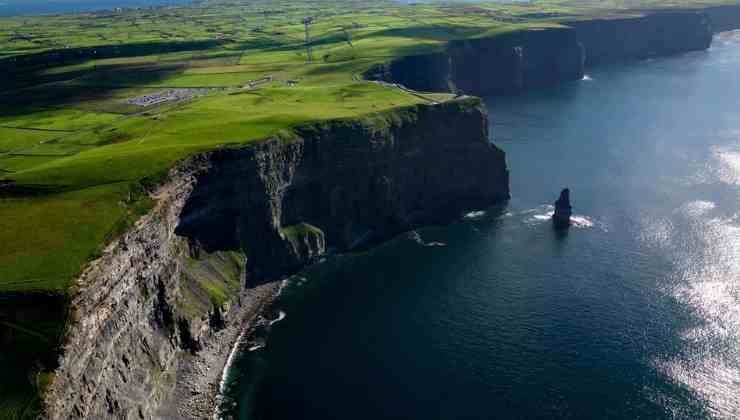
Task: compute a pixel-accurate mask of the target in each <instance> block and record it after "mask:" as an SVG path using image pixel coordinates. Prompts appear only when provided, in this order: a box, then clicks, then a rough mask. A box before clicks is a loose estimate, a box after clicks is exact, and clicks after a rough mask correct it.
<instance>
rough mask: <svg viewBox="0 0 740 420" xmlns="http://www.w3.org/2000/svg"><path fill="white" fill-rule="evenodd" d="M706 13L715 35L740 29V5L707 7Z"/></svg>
mask: <svg viewBox="0 0 740 420" xmlns="http://www.w3.org/2000/svg"><path fill="white" fill-rule="evenodd" d="M704 13H706V14H707V16H709V20H710V21H711V24H712V31H714V33H719V32H725V31H733V30H735V29H740V4H735V5H727V6H715V7H707V8H706V9H704Z"/></svg>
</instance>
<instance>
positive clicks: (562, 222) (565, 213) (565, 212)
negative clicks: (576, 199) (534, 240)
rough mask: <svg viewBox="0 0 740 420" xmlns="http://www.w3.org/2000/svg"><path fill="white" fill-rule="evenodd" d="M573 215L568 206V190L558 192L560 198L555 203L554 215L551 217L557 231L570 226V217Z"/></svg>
mask: <svg viewBox="0 0 740 420" xmlns="http://www.w3.org/2000/svg"><path fill="white" fill-rule="evenodd" d="M572 213H573V208H572V207H571V206H570V190H569V189H568V188H565V189H563V191H561V192H560V197H558V199H557V201H555V213H553V215H552V222H553V224H554V225H555V227H556V228H558V229H563V228H567V227H568V226H570V216H571V215H572Z"/></svg>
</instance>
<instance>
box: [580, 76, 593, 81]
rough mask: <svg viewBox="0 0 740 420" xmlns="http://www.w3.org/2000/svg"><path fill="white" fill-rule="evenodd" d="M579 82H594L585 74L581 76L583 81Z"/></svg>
mask: <svg viewBox="0 0 740 420" xmlns="http://www.w3.org/2000/svg"><path fill="white" fill-rule="evenodd" d="M581 80H584V81H587V82H588V81H591V80H594V79H592V78H591V76H589V75H587V74H584V75H583V79H581Z"/></svg>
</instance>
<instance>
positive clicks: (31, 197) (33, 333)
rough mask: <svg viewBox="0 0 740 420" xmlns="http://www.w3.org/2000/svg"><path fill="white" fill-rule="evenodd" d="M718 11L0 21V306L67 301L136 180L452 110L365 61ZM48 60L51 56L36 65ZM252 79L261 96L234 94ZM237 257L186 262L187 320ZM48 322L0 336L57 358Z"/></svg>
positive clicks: (9, 384)
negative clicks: (16, 299) (152, 102)
mask: <svg viewBox="0 0 740 420" xmlns="http://www.w3.org/2000/svg"><path fill="white" fill-rule="evenodd" d="M724 3H735V1H733V0H727V1H724V0H675V1H663V0H639V1H638V0H623V1H621V0H610V1H601V0H599V1H597V0H534V1H531V2H526V3H515V4H485V3H480V4H474V3H465V4H461V5H455V6H454V7H453V6H449V5H447V4H444V3H442V2H440V3H427V4H423V5H413V6H403V5H400V4H398V3H395V2H391V1H386V0H370V1H367V0H363V1H360V0H342V1H330V0H318V1H310V2H309V1H307V0H254V1H248V2H247V1H243V0H205V1H203V2H201V3H200V4H199V5H198V6H196V7H164V8H155V9H140V10H126V11H123V12H120V13H111V12H99V13H87V14H81V15H74V14H70V15H57V16H19V17H9V18H0V70H1V71H2V74H3V75H4V77H3V78H0V183H2V182H6V183H7V182H12V183H13V185H14V189H13V190H12V191H13V192H12V193H7V192H5V193H4V192H2V191H3V190H1V189H0V298H2V296H3V295H4V294H5V295H7V294H8V293H21V294H25V295H29V294H44V295H46V294H54V295H58V296H66V295H67V294H69V293H70V291H71V287H72V285H73V284H74V280H75V278H77V276H78V275H79V273H80V272H81V270H82V269H83V268H84V266H85V264H86V263H87V262H88V261H90V260H91V259H93V258H95V257H96V256H98V255H99V254H100V251H101V250H102V249H103V247H104V246H105V245H106V244H107V243H109V242H110V241H111V240H112V239H114V238H115V237H116V236H117V235H120V234H121V233H122V232H123V231H125V230H126V229H127V228H128V227H129V226H130V225H131V224H132V223H133V222H134V221H135V220H136V219H137V218H138V217H140V216H141V215H142V214H144V213H145V212H146V211H147V210H148V209H150V208H151V206H152V204H153V203H152V202H151V200H150V199H149V198H148V197H147V196H146V194H144V193H143V188H142V184H147V185H150V184H151V183H152V180H154V179H162V178H163V176H164V174H166V173H167V170H168V169H170V168H171V167H172V166H173V165H175V164H176V163H177V162H178V161H179V160H181V159H183V158H185V157H187V156H189V155H192V154H194V153H198V152H202V151H206V150H211V149H214V148H220V147H236V146H243V145H248V144H250V143H252V142H256V141H260V140H262V139H264V138H266V137H269V136H273V135H276V134H278V133H284V132H286V131H290V130H291V129H292V128H293V127H296V126H299V125H302V124H306V123H312V122H316V121H323V120H332V119H341V118H358V117H365V116H367V115H371V114H374V113H377V112H381V111H386V110H391V109H394V108H398V107H402V106H408V105H414V104H418V103H421V102H426V101H442V100H446V99H449V98H450V95H445V94H433V95H425V96H424V95H411V94H408V93H406V92H403V91H400V90H398V89H393V88H390V87H386V86H382V85H379V84H375V83H369V82H363V81H359V80H357V75H360V74H362V73H363V72H364V71H365V70H367V69H368V68H370V67H371V66H373V65H375V64H378V63H382V62H386V61H388V60H390V59H392V58H394V57H399V56H403V55H412V54H421V53H426V52H432V51H438V50H441V49H443V48H444V47H445V45H446V44H447V42H449V41H451V40H457V39H467V38H479V37H491V36H496V35H498V34H502V33H507V32H510V31H515V30H526V29H532V28H543V27H552V26H558V25H561V24H562V23H563V22H566V21H569V20H573V19H576V18H578V19H588V18H592V17H603V16H610V15H613V14H614V13H617V12H619V13H624V12H625V11H626V10H627V11H629V12H630V13H639V9H641V8H655V7H702V6H707V5H715V4H724ZM306 16H314V17H315V18H316V21H315V24H314V25H312V27H311V33H312V38H313V42H312V44H313V52H314V58H315V61H314V63H312V64H307V63H306V61H307V56H306V51H305V48H304V45H303V39H304V38H303V37H304V26H303V25H302V24H301V20H302V19H303V18H304V17H306ZM50 51H61V52H66V53H67V56H66V57H65V58H63V59H62V58H50V57H51V56H48V55H47V56H39V54H46V53H48V52H50ZM72 51H74V52H78V53H79V54H76V55H75V54H69V53H70V52H72ZM34 57H36V58H34ZM10 60H16V61H10ZM24 60H25V61H24ZM16 62H24V63H26V64H24V65H23V66H20V67H18V66H16V64H14V63H16ZM266 76H271V77H272V78H273V79H272V81H271V82H270V83H265V84H261V85H259V86H258V87H257V88H256V89H253V90H248V89H243V86H244V85H245V84H246V83H247V82H249V81H252V80H256V79H260V78H262V77H266ZM287 81H292V82H297V84H295V85H293V86H289V85H288V84H287ZM188 87H205V88H211V90H210V91H209V92H208V93H207V94H204V95H201V96H197V97H195V98H193V99H191V100H188V101H183V102H178V103H166V104H160V105H157V106H152V107H146V108H144V107H140V106H136V105H131V104H127V103H125V100H126V99H128V98H132V97H138V96H142V95H148V94H155V93H157V92H159V91H161V90H163V89H170V88H188ZM366 120H367V121H372V120H373V119H372V118H366ZM132 197H133V199H131V198H132ZM312 229H315V228H313V227H311V226H308V225H303V224H299V225H296V226H291V227H287V228H285V229H284V230H283V233H284V234H285V235H287V236H288V237H289V238H291V237H292V238H296V237H298V236H300V235H305V234H308V233H315V232H314V231H313V230H312ZM241 257H242V256H238V255H222V254H215V255H208V256H204V257H203V258H202V259H200V260H197V261H194V262H193V263H192V266H191V267H190V271H191V272H190V274H189V276H190V277H188V279H187V280H188V282H187V284H188V285H189V286H188V287H187V288H186V293H187V294H188V298H187V299H185V300H186V302H183V305H184V307H185V309H186V310H190V311H191V312H192V313H193V314H203V313H205V312H207V311H208V310H209V309H210V308H211V307H212V306H213V305H216V306H218V305H223V303H224V302H225V301H226V300H227V299H228V297H229V296H230V295H231V294H233V293H234V292H235V290H237V289H238V285H239V284H238V281H239V273H240V272H241V271H243V267H242V266H240V265H239V264H243V261H242V260H241V259H240V258H241ZM188 308H189V309H188ZM0 309H1V308H0ZM63 318H64V317H62V316H56V317H52V319H51V321H49V322H46V321H44V322H42V321H36V322H29V323H24V324H19V323H17V322H16V323H9V321H4V318H3V313H2V310H0V323H1V322H5V324H0V332H4V331H11V329H12V332H13V334H16V335H17V337H21V338H18V340H19V341H17V343H19V344H18V345H19V346H21V345H22V350H23V352H25V353H28V354H34V351H36V352H37V353H39V354H48V352H49V351H51V350H50V349H53V348H54V347H55V346H56V345H57V344H58V338H59V331H61V328H62V326H63V325H64V319H63ZM46 324H48V325H46ZM2 328H5V330H2ZM2 337H3V335H2V334H0V339H2ZM44 337H45V338H46V339H47V340H46V341H44V340H41V338H44ZM9 363H10V364H12V362H9V359H8V358H7V357H6V356H4V355H3V354H2V353H0V365H1V366H0V372H3V371H7V372H9V373H8V374H7V375H6V376H5V378H6V380H4V381H0V419H2V418H20V417H29V416H31V415H32V414H33V413H34V412H35V411H36V410H37V409H38V393H39V390H40V389H41V388H43V383H44V382H46V381H48V377H46V376H44V374H42V376H37V375H30V376H29V368H28V366H27V365H18V366H16V367H17V369H15V370H8V369H9V368H7V366H9ZM29 366H30V365H29Z"/></svg>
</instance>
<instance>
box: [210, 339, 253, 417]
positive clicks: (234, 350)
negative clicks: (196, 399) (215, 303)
mask: <svg viewBox="0 0 740 420" xmlns="http://www.w3.org/2000/svg"><path fill="white" fill-rule="evenodd" d="M246 333H247V331H246V330H244V331H242V332H241V333H240V334H239V337H237V338H236V342H234V345H233V346H232V347H231V351H230V352H229V357H227V358H226V363H225V364H224V367H223V370H222V371H221V380H220V381H219V383H218V395H216V401H217V403H216V409H215V410H214V412H213V419H214V420H218V419H220V418H221V417H222V416H221V409H220V408H219V407H220V405H221V401H222V400H223V398H224V393H225V392H226V382H227V380H228V378H229V371H230V370H231V366H232V365H233V364H234V358H235V357H236V355H237V354H238V352H239V347H241V344H242V341H243V340H244V335H245V334H246ZM249 351H252V349H251V348H250V349H249Z"/></svg>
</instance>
